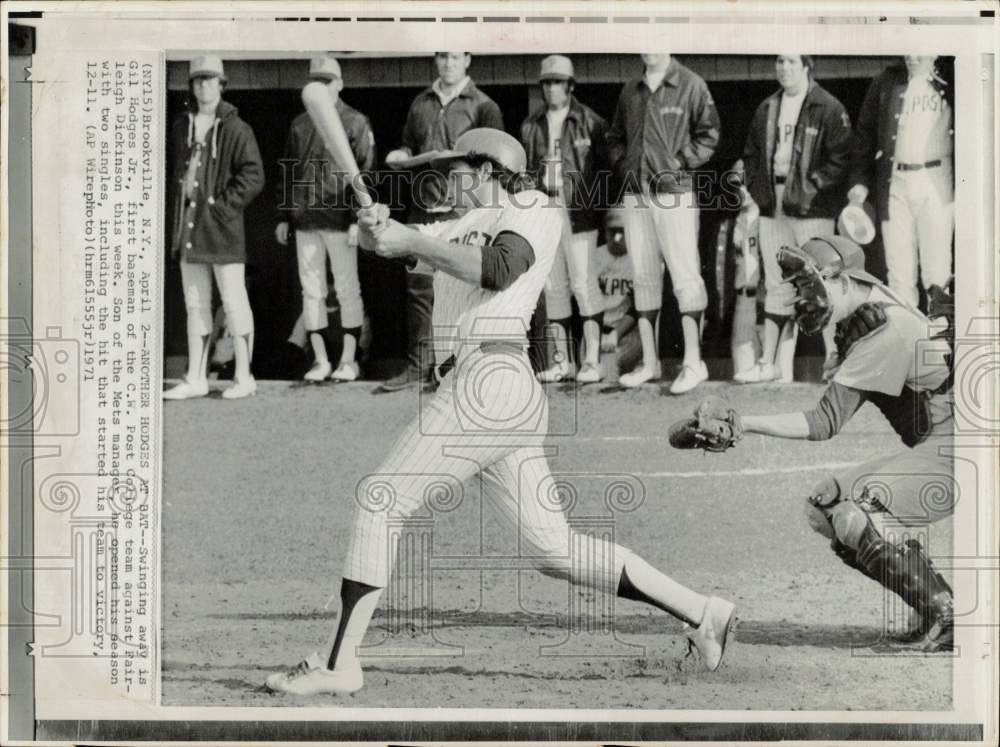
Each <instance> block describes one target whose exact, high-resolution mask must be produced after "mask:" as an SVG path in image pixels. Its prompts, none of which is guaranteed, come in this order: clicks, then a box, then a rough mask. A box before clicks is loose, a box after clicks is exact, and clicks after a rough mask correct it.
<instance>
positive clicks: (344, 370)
mask: <svg viewBox="0 0 1000 747" xmlns="http://www.w3.org/2000/svg"><path fill="white" fill-rule="evenodd" d="M360 375H361V368H360V367H359V366H358V364H357V363H355V362H354V361H342V362H341V364H340V365H339V366H337V370H336V371H334V372H333V374H332V375H331V377H330V378H332V379H333V380H334V381H357V378H358V376H360Z"/></svg>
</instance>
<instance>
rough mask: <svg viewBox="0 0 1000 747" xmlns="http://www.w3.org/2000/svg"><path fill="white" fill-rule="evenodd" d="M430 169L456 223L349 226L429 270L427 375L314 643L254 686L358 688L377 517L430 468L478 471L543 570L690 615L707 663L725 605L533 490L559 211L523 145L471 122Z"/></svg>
mask: <svg viewBox="0 0 1000 747" xmlns="http://www.w3.org/2000/svg"><path fill="white" fill-rule="evenodd" d="M437 167H440V168H441V169H442V171H444V172H448V173H449V190H450V191H451V193H452V195H453V197H454V201H455V205H456V206H457V208H458V210H459V212H460V214H461V216H460V217H459V218H458V219H455V220H452V221H445V222H439V223H436V224H429V225H425V226H421V227H420V228H419V230H417V229H415V228H409V227H406V226H403V225H401V224H399V223H397V222H395V221H392V220H390V219H389V218H388V214H389V211H388V209H387V208H386V207H385V206H382V205H376V206H374V207H373V208H370V209H366V210H362V211H361V212H360V214H359V224H360V226H361V241H362V246H363V247H365V248H368V249H370V250H374V251H375V252H376V253H378V254H379V255H380V256H382V257H385V258H390V259H392V258H400V259H404V258H412V259H415V260H417V261H418V262H421V263H424V264H426V265H428V266H430V267H431V268H433V269H434V271H435V273H434V286H435V287H434V296H435V304H434V317H433V328H434V335H435V340H434V343H435V345H434V347H435V353H436V360H437V364H438V365H437V370H438V373H439V375H440V376H442V380H441V385H440V387H439V388H438V390H437V392H436V394H435V395H434V397H433V399H432V400H431V402H430V403H429V404H428V406H427V407H426V408H425V409H424V410H423V411H422V412H421V413H420V414H419V416H418V417H417V418H416V419H414V421H413V422H411V423H410V425H409V426H408V427H407V428H406V429H405V430H404V431H403V433H402V435H400V436H399V438H398V439H397V441H396V443H395V445H394V446H393V447H392V449H391V451H390V453H389V456H388V457H387V458H386V460H385V461H384V462H383V463H382V465H381V466H380V467H379V468H378V470H376V472H375V473H374V475H372V476H371V477H369V478H366V479H365V480H363V481H362V483H361V484H360V486H359V494H358V496H357V502H358V506H357V507H356V510H355V517H354V526H353V533H352V539H351V543H350V547H349V548H348V552H347V561H346V564H345V569H344V577H343V582H342V586H341V611H340V618H339V620H338V623H337V625H336V627H335V629H334V630H333V632H332V635H331V638H330V640H329V642H328V644H327V646H326V647H325V649H323V650H322V651H320V652H317V653H314V654H311V655H310V656H308V657H307V658H306V659H305V660H304V661H303V662H301V663H300V664H299V665H298V666H296V667H295V668H293V669H291V670H289V671H287V672H283V673H280V674H275V675H272V676H271V677H269V678H268V679H267V686H268V687H269V688H270V689H271V690H274V691H282V692H288V693H294V694H302V695H307V694H315V693H350V692H354V691H356V690H358V689H359V688H361V687H362V685H363V675H362V670H361V665H360V662H359V659H358V655H357V647H358V646H359V645H360V644H361V642H362V639H363V637H364V634H365V631H366V630H367V628H368V625H369V623H370V621H371V618H372V614H373V613H374V611H375V607H376V605H377V603H378V599H379V596H380V595H381V593H382V590H383V589H384V588H385V586H386V584H387V583H388V579H389V574H390V570H391V568H392V566H393V564H394V560H395V557H394V555H395V547H394V546H393V544H392V543H390V541H389V537H388V533H387V519H388V514H389V512H390V511H391V512H393V513H394V514H398V515H402V516H404V517H405V516H408V515H410V514H412V513H413V512H414V511H416V510H418V509H419V508H421V506H423V505H424V501H425V498H426V496H427V491H428V490H429V489H433V486H434V485H435V484H438V483H439V481H440V475H442V474H446V475H449V476H451V477H453V478H455V479H458V480H460V481H463V482H464V481H466V480H469V479H471V478H473V477H475V476H476V475H480V476H481V484H482V492H483V495H484V498H485V499H486V500H490V501H492V502H493V503H494V504H495V505H496V506H497V507H498V508H499V510H500V513H501V514H502V515H503V516H504V517H505V519H506V520H507V522H509V524H510V526H511V527H512V528H513V529H514V530H515V531H516V532H517V533H518V536H519V537H520V538H521V541H522V543H523V546H524V547H525V550H526V552H527V553H528V554H529V555H530V556H531V557H534V558H537V560H538V565H539V570H541V571H542V572H544V573H548V574H551V575H553V576H556V577H559V578H567V579H570V580H571V581H573V582H575V583H578V584H583V585H587V586H591V587H596V588H602V589H607V590H614V591H616V592H617V593H618V595H619V596H621V597H624V598H626V599H633V600H640V601H643V602H646V603H649V604H652V605H654V606H656V607H658V608H660V609H662V610H665V611H667V612H669V613H671V614H673V615H675V616H677V617H679V618H680V619H682V620H684V621H685V622H687V623H688V624H690V625H691V626H694V627H693V628H692V629H691V631H690V633H689V634H690V636H691V639H692V641H693V643H694V645H695V646H696V647H697V648H698V650H699V651H700V653H701V655H702V657H703V658H704V660H705V663H706V665H707V666H708V668H709V669H715V668H716V667H718V665H719V663H720V661H721V657H722V654H723V649H724V646H725V639H726V634H727V632H728V629H729V627H730V625H731V622H732V619H733V616H734V607H733V605H732V604H730V603H729V602H725V601H723V600H721V599H718V598H715V597H712V598H706V597H704V596H702V595H701V594H699V593H697V592H694V591H692V590H690V589H687V588H685V587H684V586H682V585H680V584H678V583H677V582H675V581H673V580H672V579H670V578H669V577H667V576H665V575H664V574H663V573H661V572H659V571H657V570H656V569H654V568H653V567H652V566H650V565H649V564H648V563H646V562H645V561H644V560H642V559H641V558H640V557H639V556H637V555H635V554H634V553H632V552H630V551H629V550H626V549H625V548H623V547H621V546H619V545H616V544H611V543H608V542H606V541H604V540H598V539H595V538H591V537H585V536H583V535H576V534H575V533H573V532H572V531H571V530H570V528H569V526H568V524H567V522H566V519H565V517H564V515H563V514H562V512H561V511H560V510H554V509H553V507H552V506H551V505H550V504H546V503H545V502H544V501H542V500H540V498H541V497H542V496H544V495H545V493H546V490H547V489H548V487H549V486H550V485H551V480H552V477H551V474H550V473H549V468H548V463H547V461H546V458H545V455H544V452H543V450H542V442H543V440H544V438H545V434H546V430H547V427H548V424H547V421H548V408H547V403H546V399H545V395H544V393H543V391H542V389H541V386H540V384H539V383H538V382H537V380H536V379H535V377H534V375H533V373H532V369H531V365H530V363H529V361H528V358H527V355H526V353H525V347H526V344H527V340H526V332H525V331H526V329H527V327H528V322H529V319H530V317H531V314H532V312H533V310H534V308H535V305H536V303H537V302H538V297H539V295H540V293H541V292H542V289H543V287H544V285H545V279H546V277H547V276H548V274H549V272H550V271H551V269H552V263H553V260H554V258H555V255H556V250H557V246H558V243H559V238H560V234H561V231H562V224H561V219H560V216H559V212H558V210H557V209H553V208H552V207H551V206H550V204H549V198H548V196H546V195H544V194H543V193H541V192H538V191H535V190H531V189H521V187H523V186H525V185H524V184H523V177H522V174H523V171H524V169H525V153H524V149H523V148H522V147H521V145H520V144H519V143H518V142H517V141H516V140H515V139H514V138H512V137H511V136H509V135H507V134H506V133H503V132H500V131H497V130H492V129H474V130H470V131H469V132H467V133H465V134H464V135H462V136H461V137H460V138H458V140H457V141H456V143H455V149H454V150H453V151H448V152H446V153H444V154H442V156H441V161H440V162H439V163H438V164H437ZM571 543H576V544H580V543H583V544H586V545H587V547H586V548H585V549H584V551H583V554H582V555H581V557H585V558H588V561H587V562H585V563H571V562H570V545H571Z"/></svg>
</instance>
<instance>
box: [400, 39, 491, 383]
mask: <svg viewBox="0 0 1000 747" xmlns="http://www.w3.org/2000/svg"><path fill="white" fill-rule="evenodd" d="M471 62H472V56H471V55H470V54H469V53H468V52H437V53H436V54H435V55H434V64H435V65H436V66H437V72H438V77H437V79H436V80H435V81H434V83H433V84H431V86H430V87H429V88H427V89H425V90H424V91H421V92H420V93H419V94H417V97H416V98H415V99H414V100H413V103H412V104H411V105H410V110H409V111H408V112H407V114H406V124H405V125H404V127H403V144H402V146H401V147H399V148H397V149H396V150H393V151H391V152H390V153H389V155H388V156H386V159H385V161H386V165H387V166H389V167H390V168H393V167H394V164H396V163H398V162H399V161H402V160H404V159H406V158H409V157H411V156H419V155H420V154H422V153H426V152H428V151H432V150H448V149H450V148H452V147H454V145H455V141H456V140H458V138H459V137H460V136H461V135H462V134H463V133H464V132H466V131H468V130H470V129H473V128H475V127H493V128H496V129H498V130H502V129H503V115H502V114H501V113H500V107H499V106H497V105H496V102H494V101H493V99H491V98H490V97H489V96H487V95H486V94H485V93H483V92H482V91H480V90H479V88H477V87H476V84H475V83H473V81H472V79H471V78H470V77H469V75H468V72H467V71H468V69H469V65H470V64H471ZM412 184H413V195H412V197H413V207H412V209H411V210H410V215H409V218H408V219H407V223H410V224H414V225H418V224H422V223H433V222H435V221H438V220H443V219H445V218H447V217H450V216H449V213H451V210H452V206H451V205H450V204H449V202H448V199H447V180H446V179H445V177H444V175H443V174H438V173H436V172H435V171H434V170H433V169H431V168H429V167H425V168H423V169H421V170H419V171H417V172H416V173H415V174H413V182H412ZM433 308H434V282H433V278H432V277H431V276H430V275H426V274H424V273H419V272H412V273H407V276H406V319H407V348H408V349H407V358H408V364H407V367H406V369H405V370H404V371H403V372H402V373H401V374H399V375H398V376H394V377H393V378H391V379H389V380H388V381H386V382H384V383H383V384H382V388H383V389H384V390H385V391H398V390H400V389H405V388H407V387H410V386H414V385H416V384H417V383H419V382H422V381H427V380H429V379H431V378H432V369H433V361H432V358H433V356H432V355H431V354H430V350H429V346H428V344H427V343H428V341H429V339H430V337H431V314H432V310H433Z"/></svg>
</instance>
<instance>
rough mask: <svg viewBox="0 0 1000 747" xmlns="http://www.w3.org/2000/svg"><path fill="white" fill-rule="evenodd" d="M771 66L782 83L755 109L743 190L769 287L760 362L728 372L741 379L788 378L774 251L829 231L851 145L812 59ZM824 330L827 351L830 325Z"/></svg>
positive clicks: (846, 124)
mask: <svg viewBox="0 0 1000 747" xmlns="http://www.w3.org/2000/svg"><path fill="white" fill-rule="evenodd" d="M774 67H775V73H776V75H777V78H778V83H779V84H780V86H781V88H780V89H779V90H778V91H776V92H775V93H773V94H772V95H771V96H769V97H768V98H766V99H765V100H764V101H763V102H762V103H761V105H760V106H759V107H757V111H756V113H755V114H754V117H753V120H752V122H751V123H750V130H749V133H748V135H747V140H746V145H745V147H744V152H743V163H744V170H745V174H746V185H747V189H748V190H749V192H750V196H751V197H752V198H753V200H754V202H755V203H756V204H757V207H758V208H759V210H760V218H759V220H758V224H757V226H758V245H759V247H760V255H761V260H762V261H761V265H762V267H763V270H764V284H765V287H766V291H767V295H766V297H765V298H764V339H763V345H762V351H761V356H760V360H759V361H758V362H757V364H756V365H755V366H753V367H752V368H749V369H747V370H743V371H737V372H736V374H735V375H734V377H733V378H734V379H735V380H736V381H738V382H740V383H743V384H751V383H758V382H763V381H772V380H774V379H780V380H781V381H786V382H787V381H792V379H793V376H794V372H793V367H794V360H795V345H796V341H797V334H796V330H797V327H796V325H795V324H794V323H793V322H792V320H791V317H789V316H787V315H786V314H785V310H786V309H787V308H788V305H789V299H787V298H783V297H782V293H783V292H785V290H786V289H788V290H790V289H791V286H789V285H787V284H784V283H782V279H781V269H780V268H779V267H778V262H777V257H778V252H779V251H780V250H781V249H782V248H787V247H799V246H802V244H803V243H805V242H806V241H808V240H809V239H811V238H812V237H813V236H830V235H832V234H833V226H834V220H835V219H836V217H837V213H838V211H839V210H840V207H841V205H842V204H843V196H844V188H845V184H844V183H845V178H846V175H847V166H848V159H849V152H850V147H851V122H850V118H849V117H848V115H847V110H846V109H844V106H843V104H841V103H840V102H839V101H838V100H837V99H836V98H834V97H833V96H832V95H831V94H830V93H828V92H827V90H826V89H825V88H823V87H822V86H821V85H819V84H818V83H817V82H816V81H815V79H814V77H813V61H812V58H811V57H808V56H804V55H794V54H780V55H778V56H777V57H776V58H775V62H774ZM824 336H825V337H826V338H827V340H828V350H827V353H828V357H833V356H831V354H832V353H833V352H834V350H833V329H832V328H831V329H830V330H829V331H828V332H826V333H824ZM833 359H834V360H835V357H833Z"/></svg>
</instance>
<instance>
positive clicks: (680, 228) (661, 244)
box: [622, 192, 708, 313]
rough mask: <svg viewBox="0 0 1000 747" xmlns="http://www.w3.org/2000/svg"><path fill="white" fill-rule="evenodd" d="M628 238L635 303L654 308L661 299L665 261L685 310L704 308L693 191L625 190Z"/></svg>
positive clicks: (705, 297) (640, 308) (643, 308)
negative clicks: (667, 192) (662, 263)
mask: <svg viewBox="0 0 1000 747" xmlns="http://www.w3.org/2000/svg"><path fill="white" fill-rule="evenodd" d="M622 207H623V208H624V210H623V211H622V219H623V222H624V227H625V242H626V244H627V245H628V256H629V258H630V259H631V261H632V269H633V277H634V280H633V283H634V285H633V288H634V292H635V307H636V309H637V310H638V311H655V310H656V309H659V308H660V305H661V301H662V299H663V268H662V266H661V264H660V262H661V260H660V257H661V255H662V257H663V260H665V261H666V263H667V269H668V270H669V271H670V279H671V281H672V282H673V286H674V295H675V296H676V297H677V305H678V307H679V309H680V311H681V313H693V312H698V311H704V309H705V307H706V306H707V305H708V293H707V291H706V290H705V281H704V280H703V279H702V276H701V257H700V255H699V253H698V202H697V200H696V198H695V195H694V193H693V192H683V193H678V194H665V193H661V194H644V195H635V194H629V195H625V199H624V200H623V201H622Z"/></svg>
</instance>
